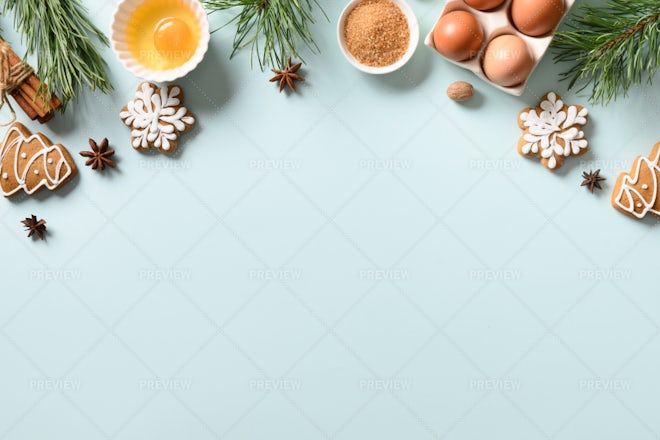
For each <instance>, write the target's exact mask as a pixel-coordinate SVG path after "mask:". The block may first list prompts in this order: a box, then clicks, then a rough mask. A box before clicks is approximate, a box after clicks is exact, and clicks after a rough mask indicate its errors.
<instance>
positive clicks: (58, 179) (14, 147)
mask: <svg viewBox="0 0 660 440" xmlns="http://www.w3.org/2000/svg"><path fill="white" fill-rule="evenodd" d="M33 142H38V144H39V145H40V147H41V148H40V149H39V150H37V151H36V152H35V154H34V155H32V156H31V157H30V158H29V159H28V162H27V164H25V165H24V166H23V172H22V173H19V172H18V163H19V157H20V158H22V159H27V158H28V155H27V153H26V152H25V151H21V149H22V148H24V146H25V145H26V144H31V143H33ZM52 154H55V155H56V157H59V159H58V162H57V170H56V172H55V175H54V176H51V175H49V173H48V168H47V167H46V157H47V156H48V155H52ZM6 158H11V159H12V160H11V164H8V166H5V159H6ZM38 160H41V161H42V162H43V167H44V169H45V170H46V176H44V177H42V179H41V181H39V182H38V183H37V184H36V185H34V187H33V188H32V190H28V187H27V183H26V179H27V175H28V173H29V170H30V167H31V166H32V164H33V163H35V162H36V161H38ZM5 170H6V171H5ZM0 172H1V173H2V178H3V179H5V180H7V179H9V176H10V175H11V176H12V177H13V178H14V179H15V180H16V182H17V185H16V187H15V188H12V189H9V190H6V189H5V188H3V190H2V193H3V194H4V195H5V196H6V197H9V196H11V195H13V194H16V193H17V192H18V191H20V190H24V191H25V192H26V193H27V194H34V193H35V192H36V191H37V190H39V189H40V188H41V187H42V186H45V187H46V188H48V189H49V190H51V191H52V190H54V189H55V188H57V187H58V186H59V185H60V184H62V182H64V181H65V180H67V179H68V178H69V177H70V176H71V173H72V172H73V169H72V168H71V166H70V165H69V164H68V163H67V162H66V155H65V154H64V152H63V151H62V148H61V146H59V145H47V144H46V142H45V141H44V138H43V137H42V136H40V135H38V134H32V135H30V136H28V137H26V136H25V135H24V134H23V132H22V131H21V130H20V129H19V127H18V126H16V125H12V126H11V127H9V129H8V130H7V133H6V134H5V138H4V140H3V143H2V146H1V147H0ZM34 174H36V175H38V174H39V170H38V169H37V170H34Z"/></svg>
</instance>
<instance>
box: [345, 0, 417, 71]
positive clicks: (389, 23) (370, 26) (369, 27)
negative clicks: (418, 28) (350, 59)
mask: <svg viewBox="0 0 660 440" xmlns="http://www.w3.org/2000/svg"><path fill="white" fill-rule="evenodd" d="M344 41H345V43H346V48H347V49H348V51H349V52H350V53H351V54H352V55H353V56H354V57H355V59H356V60H357V61H358V62H359V63H360V64H364V65H365V66H373V67H384V66H389V65H392V64H394V63H395V62H397V61H398V60H399V59H401V57H403V55H404V54H405V53H406V50H407V49H408V46H409V45H410V28H409V26H408V20H406V16H405V15H404V14H403V12H402V11H401V8H399V7H398V6H397V5H396V4H394V3H392V2H391V1H390V0H364V1H362V2H360V3H358V5H357V6H356V7H355V8H354V9H353V10H352V11H351V12H350V13H349V14H348V16H347V17H346V21H345V23H344Z"/></svg>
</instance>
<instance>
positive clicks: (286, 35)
mask: <svg viewBox="0 0 660 440" xmlns="http://www.w3.org/2000/svg"><path fill="white" fill-rule="evenodd" d="M202 2H203V3H204V7H205V8H206V10H207V11H208V12H209V14H212V13H214V12H218V11H230V10H231V11H235V12H236V13H235V15H233V17H232V18H231V19H230V20H229V22H228V23H227V25H229V24H234V25H236V34H235V35H234V42H233V49H232V52H231V58H233V57H234V55H236V53H237V52H238V51H239V50H240V49H242V48H244V47H248V46H249V47H250V53H251V55H252V61H254V59H255V58H256V59H257V61H258V63H259V67H260V68H261V70H262V71H263V70H265V69H266V67H267V66H270V67H279V66H282V65H284V63H286V60H287V58H289V57H293V58H299V59H301V60H302V57H301V56H300V54H299V53H298V52H299V51H298V46H299V44H302V45H303V46H305V47H306V48H307V49H308V50H309V51H311V52H312V53H318V52H319V48H318V46H317V45H316V43H315V42H314V38H313V36H312V31H311V25H312V24H314V23H315V22H316V20H315V18H314V9H315V8H318V9H319V10H320V12H321V14H322V15H323V16H324V17H325V18H326V19H327V18H328V16H327V15H325V12H324V11H323V8H322V7H321V5H320V4H319V3H318V1H317V0H296V1H291V0H202ZM216 30H217V29H216ZM214 32H215V31H214Z"/></svg>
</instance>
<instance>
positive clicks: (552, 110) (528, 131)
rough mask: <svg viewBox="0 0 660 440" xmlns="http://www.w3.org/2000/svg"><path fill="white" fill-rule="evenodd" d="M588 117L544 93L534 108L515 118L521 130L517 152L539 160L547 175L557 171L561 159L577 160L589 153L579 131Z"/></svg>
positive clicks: (577, 107) (576, 106) (586, 143)
mask: <svg viewBox="0 0 660 440" xmlns="http://www.w3.org/2000/svg"><path fill="white" fill-rule="evenodd" d="M588 113H589V112H588V110H587V109H586V108H584V107H582V106H579V105H566V104H564V101H562V100H561V98H560V97H559V95H557V94H556V93H554V92H550V93H548V94H547V95H545V96H544V97H543V98H542V99H541V102H540V103H539V106H538V107H536V108H526V109H524V110H523V111H521V112H520V114H519V115H518V126H519V127H520V128H521V129H522V130H523V135H522V137H521V138H520V140H519V141H518V152H519V153H520V154H522V155H523V156H538V157H540V158H541V163H542V164H543V165H545V167H546V168H547V169H549V170H551V171H554V170H556V169H558V168H561V166H562V165H563V164H564V158H566V157H569V156H581V155H582V154H584V153H586V152H587V150H588V149H589V143H588V142H587V140H586V139H585V138H584V132H583V131H582V126H584V125H585V124H586V123H587V115H588Z"/></svg>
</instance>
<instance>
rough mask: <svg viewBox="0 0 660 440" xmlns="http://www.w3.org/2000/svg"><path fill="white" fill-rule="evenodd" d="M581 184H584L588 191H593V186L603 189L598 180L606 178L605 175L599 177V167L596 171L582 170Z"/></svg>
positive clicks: (601, 180)
mask: <svg viewBox="0 0 660 440" xmlns="http://www.w3.org/2000/svg"><path fill="white" fill-rule="evenodd" d="M582 179H584V180H583V181H582V184H580V186H586V187H587V189H588V190H589V191H591V192H592V193H593V192H594V188H597V189H603V187H602V186H600V182H603V181H605V180H607V179H606V178H605V177H600V169H597V170H596V171H589V172H588V173H587V172H586V171H584V172H583V173H582Z"/></svg>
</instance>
